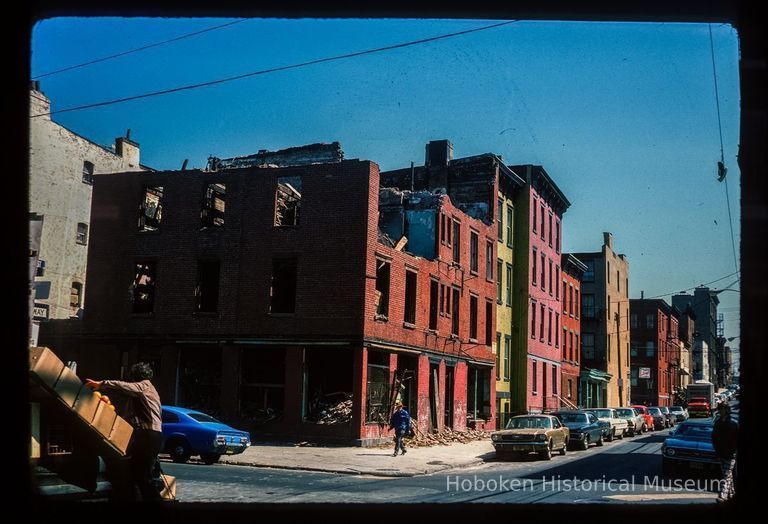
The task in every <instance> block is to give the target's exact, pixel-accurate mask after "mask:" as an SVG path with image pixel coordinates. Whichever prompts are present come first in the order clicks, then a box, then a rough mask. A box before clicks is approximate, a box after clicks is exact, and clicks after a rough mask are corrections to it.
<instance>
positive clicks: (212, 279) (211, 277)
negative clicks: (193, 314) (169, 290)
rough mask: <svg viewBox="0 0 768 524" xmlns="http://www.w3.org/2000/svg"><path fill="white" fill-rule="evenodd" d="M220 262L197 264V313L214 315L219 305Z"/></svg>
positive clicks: (208, 261) (199, 262)
mask: <svg viewBox="0 0 768 524" xmlns="http://www.w3.org/2000/svg"><path fill="white" fill-rule="evenodd" d="M219 266H220V264H219V261H218V260H215V259H208V260H199V261H198V262H197V285H196V286H195V311H197V312H200V313H213V312H215V311H216V309H217V308H218V305H219Z"/></svg>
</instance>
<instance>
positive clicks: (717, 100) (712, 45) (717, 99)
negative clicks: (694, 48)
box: [708, 24, 739, 271]
mask: <svg viewBox="0 0 768 524" xmlns="http://www.w3.org/2000/svg"><path fill="white" fill-rule="evenodd" d="M708 27H709V48H710V51H711V53H712V76H713V78H714V83H715V103H716V106H717V128H718V131H719V132H720V166H722V168H721V170H722V178H720V180H721V181H722V180H724V181H725V202H726V204H727V205H728V224H729V225H730V228H731V249H733V263H734V266H735V267H736V270H737V271H738V269H739V259H738V257H737V256H736V240H735V239H734V236H733V218H732V216H731V197H730V196H729V194H728V177H727V175H726V173H727V169H726V168H725V153H724V151H723V125H722V122H721V120H720V94H719V92H718V89H717V68H716V66H715V42H714V39H713V38H712V24H708Z"/></svg>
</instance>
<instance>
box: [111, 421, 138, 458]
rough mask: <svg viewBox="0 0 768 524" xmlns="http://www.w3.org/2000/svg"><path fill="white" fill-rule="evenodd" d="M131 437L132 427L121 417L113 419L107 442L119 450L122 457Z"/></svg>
mask: <svg viewBox="0 0 768 524" xmlns="http://www.w3.org/2000/svg"><path fill="white" fill-rule="evenodd" d="M131 435H133V427H132V426H131V425H130V424H128V422H126V421H125V419H123V418H122V417H117V418H115V423H114V424H113V425H112V431H111V432H110V433H109V441H110V442H111V443H112V444H113V445H114V446H115V447H116V448H117V449H119V450H120V451H121V452H122V453H123V455H125V450H127V449H128V443H129V442H130V441H131Z"/></svg>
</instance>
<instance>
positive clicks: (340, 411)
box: [309, 391, 352, 424]
mask: <svg viewBox="0 0 768 524" xmlns="http://www.w3.org/2000/svg"><path fill="white" fill-rule="evenodd" d="M313 412H314V413H313V416H311V417H310V418H309V421H310V422H315V423H317V424H343V423H345V422H349V421H351V420H352V393H347V392H343V391H338V392H335V393H328V394H327V395H323V397H322V398H319V399H317V400H316V406H315V408H314V409H313Z"/></svg>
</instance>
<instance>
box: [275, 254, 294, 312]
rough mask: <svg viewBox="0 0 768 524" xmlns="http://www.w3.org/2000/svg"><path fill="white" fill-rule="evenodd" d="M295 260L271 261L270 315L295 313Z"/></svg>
mask: <svg viewBox="0 0 768 524" xmlns="http://www.w3.org/2000/svg"><path fill="white" fill-rule="evenodd" d="M296 266H297V262H296V259H295V258H275V259H273V260H272V286H271V288H270V297H271V301H270V307H269V312H270V313H294V312H295V311H296Z"/></svg>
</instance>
